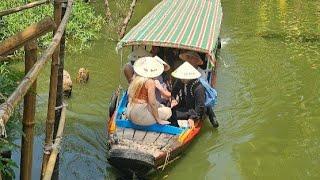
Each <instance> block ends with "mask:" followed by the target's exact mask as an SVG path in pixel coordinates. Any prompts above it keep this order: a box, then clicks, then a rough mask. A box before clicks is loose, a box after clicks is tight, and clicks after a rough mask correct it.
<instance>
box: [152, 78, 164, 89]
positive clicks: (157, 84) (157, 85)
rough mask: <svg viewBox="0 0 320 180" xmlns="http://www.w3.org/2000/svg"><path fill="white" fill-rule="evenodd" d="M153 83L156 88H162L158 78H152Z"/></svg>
mask: <svg viewBox="0 0 320 180" xmlns="http://www.w3.org/2000/svg"><path fill="white" fill-rule="evenodd" d="M154 83H155V85H156V88H157V89H159V90H160V89H161V88H162V86H161V84H160V81H159V80H154Z"/></svg>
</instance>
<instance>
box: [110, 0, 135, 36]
mask: <svg viewBox="0 0 320 180" xmlns="http://www.w3.org/2000/svg"><path fill="white" fill-rule="evenodd" d="M130 4H131V0H117V1H111V2H110V6H112V8H111V15H112V17H111V21H109V22H108V26H107V28H108V30H109V31H110V32H117V31H119V27H121V24H122V22H123V20H124V18H126V16H127V13H128V10H129V7H130ZM109 36H110V37H109V39H117V34H112V33H110V34H109Z"/></svg>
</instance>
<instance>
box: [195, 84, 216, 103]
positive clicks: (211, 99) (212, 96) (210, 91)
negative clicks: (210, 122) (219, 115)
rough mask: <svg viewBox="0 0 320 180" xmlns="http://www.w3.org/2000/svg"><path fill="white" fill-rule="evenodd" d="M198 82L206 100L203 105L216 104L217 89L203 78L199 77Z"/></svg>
mask: <svg viewBox="0 0 320 180" xmlns="http://www.w3.org/2000/svg"><path fill="white" fill-rule="evenodd" d="M199 81H200V83H201V84H202V86H203V87H204V89H205V93H206V101H205V103H204V104H205V106H206V107H213V106H214V105H215V104H216V100H217V91H216V90H215V89H214V88H213V87H211V86H210V84H209V83H208V82H207V81H206V80H205V79H203V78H199Z"/></svg>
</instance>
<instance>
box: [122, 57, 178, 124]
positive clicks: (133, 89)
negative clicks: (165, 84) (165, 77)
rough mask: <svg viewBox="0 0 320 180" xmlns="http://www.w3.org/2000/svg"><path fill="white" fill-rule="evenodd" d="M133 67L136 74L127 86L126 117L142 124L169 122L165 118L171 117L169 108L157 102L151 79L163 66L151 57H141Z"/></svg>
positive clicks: (161, 70) (160, 72) (159, 73)
mask: <svg viewBox="0 0 320 180" xmlns="http://www.w3.org/2000/svg"><path fill="white" fill-rule="evenodd" d="M133 69H134V71H135V73H136V76H135V78H134V79H133V80H132V82H131V83H130V85H129V88H128V94H129V103H128V108H127V117H128V118H129V119H130V120H131V121H132V122H133V123H135V124H137V125H142V126H148V125H152V124H155V123H159V124H170V122H169V121H167V120H168V119H169V118H170V117H171V114H172V113H171V109H170V108H169V107H164V106H162V105H161V104H160V103H159V102H157V100H156V95H155V88H156V85H155V81H154V80H153V79H152V78H155V77H157V76H159V75H161V74H162V72H163V70H164V66H163V65H162V64H161V63H160V62H158V61H157V60H155V58H153V57H143V58H140V59H138V60H137V61H136V62H135V63H134V65H133Z"/></svg>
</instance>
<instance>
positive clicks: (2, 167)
mask: <svg viewBox="0 0 320 180" xmlns="http://www.w3.org/2000/svg"><path fill="white" fill-rule="evenodd" d="M20 78H21V75H20V74H18V73H16V72H13V71H12V70H10V69H9V66H8V63H2V64H0V104H1V103H3V102H4V101H5V98H7V97H8V96H9V95H10V94H11V92H12V91H13V90H14V89H15V88H16V86H17V85H18V84H17V81H18V80H19V79H20ZM19 119H21V117H20V113H19V110H16V111H14V113H13V115H12V116H11V118H10V120H9V121H8V123H7V125H6V128H7V133H8V136H9V139H2V138H0V152H4V151H12V150H13V149H14V147H16V145H14V144H13V143H11V142H12V141H13V139H15V138H17V136H18V135H21V131H19V130H17V129H20V128H17V127H19ZM3 162H5V163H3ZM13 167H17V165H16V164H15V163H14V162H13V161H12V160H11V159H7V158H2V157H0V172H1V173H2V174H3V175H4V176H5V177H14V173H13V169H12V168H13Z"/></svg>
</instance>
